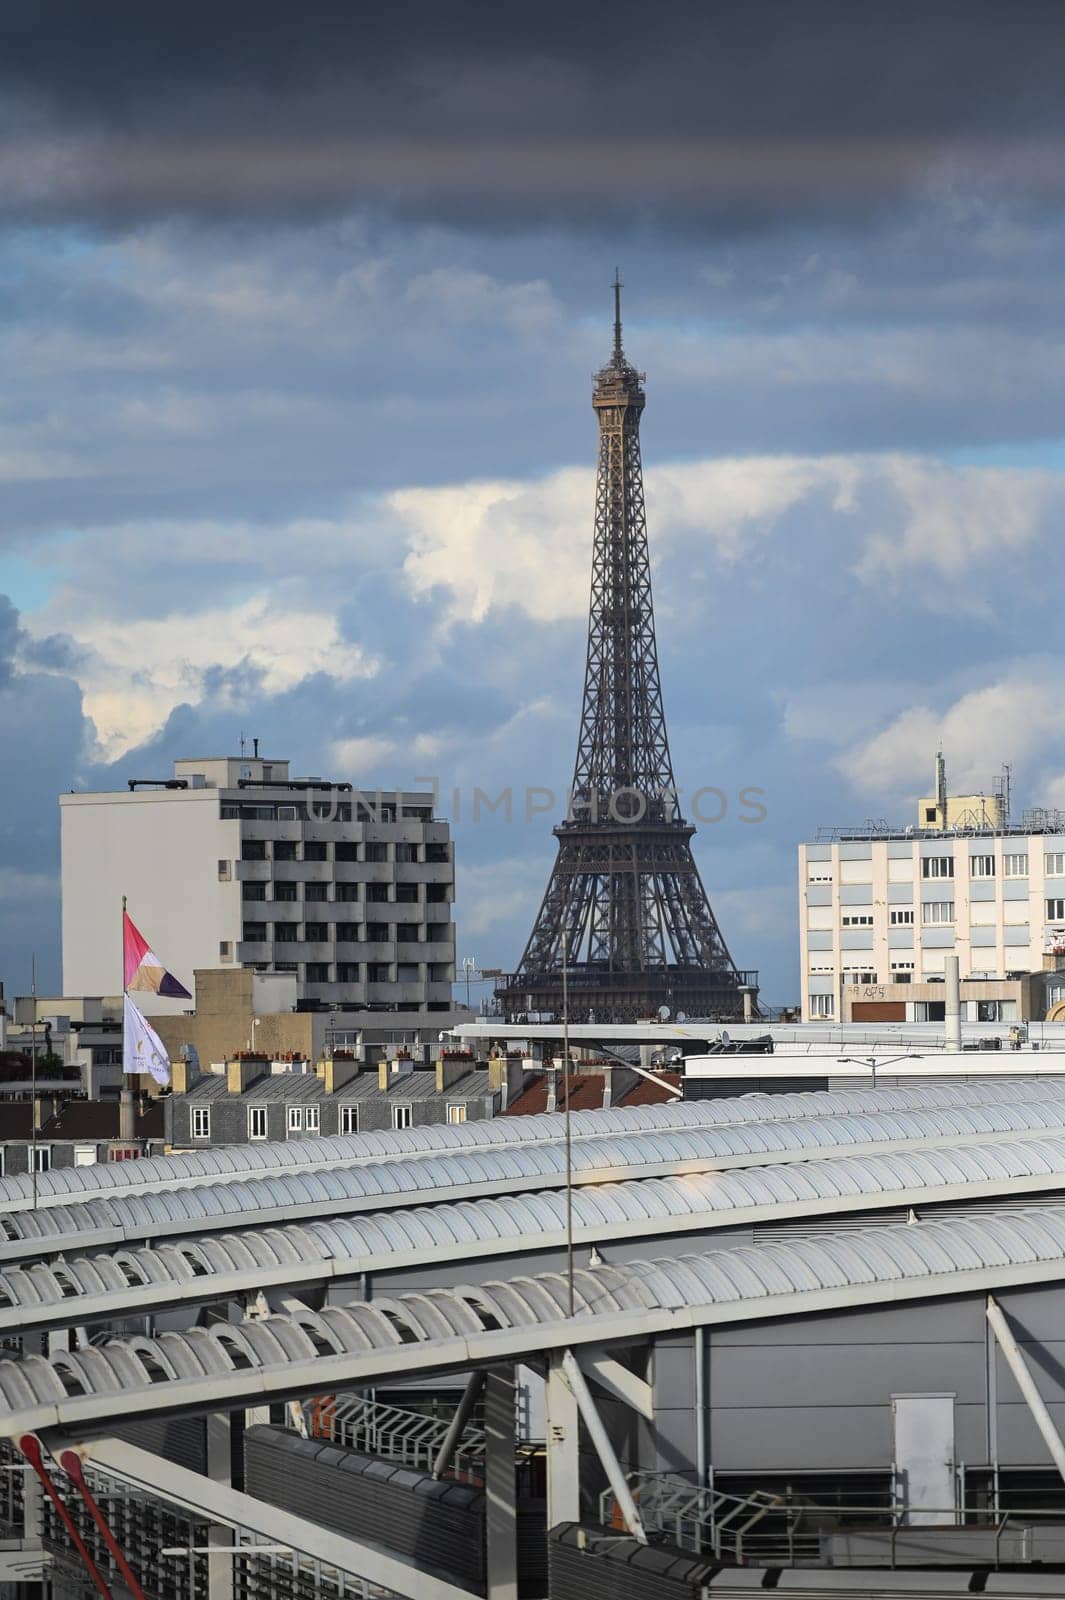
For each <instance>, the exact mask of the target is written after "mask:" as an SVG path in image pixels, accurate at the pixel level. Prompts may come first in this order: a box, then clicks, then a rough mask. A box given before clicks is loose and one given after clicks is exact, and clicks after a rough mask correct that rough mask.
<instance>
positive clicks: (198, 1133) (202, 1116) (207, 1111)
mask: <svg viewBox="0 0 1065 1600" xmlns="http://www.w3.org/2000/svg"><path fill="white" fill-rule="evenodd" d="M192 1137H193V1138H194V1139H209V1138H210V1137H211V1108H210V1106H193V1108H192Z"/></svg>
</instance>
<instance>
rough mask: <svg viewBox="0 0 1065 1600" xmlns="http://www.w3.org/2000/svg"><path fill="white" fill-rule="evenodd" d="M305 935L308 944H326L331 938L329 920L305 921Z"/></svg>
mask: <svg viewBox="0 0 1065 1600" xmlns="http://www.w3.org/2000/svg"><path fill="white" fill-rule="evenodd" d="M303 937H304V938H305V939H306V940H307V943H308V944H325V943H326V942H327V941H328V939H329V924H328V923H327V922H307V923H304V926H303Z"/></svg>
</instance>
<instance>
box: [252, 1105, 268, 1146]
mask: <svg viewBox="0 0 1065 1600" xmlns="http://www.w3.org/2000/svg"><path fill="white" fill-rule="evenodd" d="M248 1138H249V1139H265V1138H266V1107H265V1106H249V1107H248Z"/></svg>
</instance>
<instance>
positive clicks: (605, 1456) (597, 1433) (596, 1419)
mask: <svg viewBox="0 0 1065 1600" xmlns="http://www.w3.org/2000/svg"><path fill="white" fill-rule="evenodd" d="M562 1370H563V1372H564V1373H565V1374H566V1378H567V1379H568V1381H569V1386H570V1388H571V1389H572V1390H573V1395H574V1399H575V1400H576V1402H577V1409H578V1410H579V1411H580V1414H581V1418H582V1420H583V1422H584V1426H585V1427H586V1428H587V1429H588V1436H589V1438H590V1439H591V1441H592V1443H593V1445H594V1446H595V1452H596V1455H597V1456H598V1457H599V1460H600V1463H601V1464H602V1468H603V1471H604V1472H605V1473H606V1475H607V1480H608V1482H609V1484H610V1487H611V1489H612V1490H613V1494H614V1499H615V1500H616V1501H617V1503H618V1509H619V1511H620V1512H621V1516H622V1519H623V1521H624V1523H625V1526H626V1528H627V1529H628V1530H629V1532H630V1533H631V1534H632V1537H633V1538H634V1539H635V1540H636V1542H637V1544H646V1543H647V1534H646V1533H645V1532H644V1526H643V1522H642V1521H641V1519H640V1513H639V1511H638V1510H637V1509H636V1501H635V1500H634V1499H633V1497H632V1490H631V1489H630V1488H629V1485H628V1482H627V1481H626V1478H625V1474H624V1472H622V1470H621V1462H620V1461H619V1460H618V1458H617V1455H616V1454H615V1452H614V1446H613V1445H612V1444H611V1442H610V1437H609V1435H608V1433H607V1431H606V1429H605V1428H604V1426H603V1419H602V1417H601V1416H600V1415H599V1412H598V1411H597V1410H596V1408H595V1401H594V1400H593V1399H592V1396H591V1391H590V1390H589V1388H588V1384H587V1382H586V1380H585V1376H584V1373H583V1372H582V1371H581V1369H580V1367H579V1366H578V1365H577V1358H576V1356H575V1355H574V1354H573V1351H572V1350H567V1351H566V1352H565V1354H564V1355H563V1357H562Z"/></svg>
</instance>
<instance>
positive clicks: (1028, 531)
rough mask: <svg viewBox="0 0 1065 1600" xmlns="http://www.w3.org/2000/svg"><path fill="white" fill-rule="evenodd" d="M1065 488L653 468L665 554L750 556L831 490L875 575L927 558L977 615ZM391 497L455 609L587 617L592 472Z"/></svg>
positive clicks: (418, 566) (807, 463) (890, 468)
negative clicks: (988, 571) (982, 581)
mask: <svg viewBox="0 0 1065 1600" xmlns="http://www.w3.org/2000/svg"><path fill="white" fill-rule="evenodd" d="M1060 494H1061V488H1060V483H1059V481H1058V480H1057V479H1055V478H1054V477H1053V476H1052V475H1051V474H1047V473H1037V472H1025V471H1020V470H1006V469H996V468H989V467H953V466H948V465H944V464H943V463H941V462H938V461H933V460H928V459H925V458H923V457H908V456H816V457H815V456H808V457H803V456H752V457H744V458H724V459H718V460H703V461H696V462H683V463H667V464H665V465H662V466H657V467H654V468H653V469H651V470H650V471H648V473H647V507H648V523H649V531H650V536H651V542H652V549H653V550H654V552H655V553H656V556H658V555H660V554H661V553H662V552H666V553H667V554H668V552H669V549H670V547H671V546H672V545H676V544H678V543H680V542H681V541H693V540H697V541H699V542H700V543H701V544H703V545H704V546H709V548H710V551H711V552H712V555H713V558H714V559H716V560H717V561H720V562H729V563H734V562H736V561H738V560H740V559H742V558H744V557H746V556H748V555H749V554H750V553H751V552H752V551H755V550H757V549H758V548H759V547H762V546H767V545H769V544H770V543H771V541H772V539H773V537H774V536H775V535H776V534H777V533H778V531H779V528H780V524H781V521H782V519H783V518H784V517H785V516H786V514H787V513H788V512H790V511H792V510H794V509H795V508H796V507H798V506H800V505H803V504H804V503H808V502H813V501H816V502H817V504H818V508H819V512H820V516H821V520H822V525H823V528H824V532H825V535H826V537H827V538H828V540H829V542H830V543H831V542H832V540H833V538H834V539H835V540H836V541H837V542H838V544H839V546H840V560H841V562H842V563H843V564H844V565H845V567H846V568H847V569H848V570H850V571H851V572H852V573H853V575H854V576H855V578H856V579H858V580H859V581H860V582H862V583H863V584H866V585H870V586H872V585H877V584H882V583H883V582H884V580H885V579H887V580H889V581H890V582H891V583H892V584H893V585H902V584H903V582H906V583H908V582H909V580H910V578H911V577H912V575H913V574H914V573H915V572H918V573H919V572H921V571H922V570H924V571H925V572H927V573H931V574H934V575H939V576H944V577H950V578H951V579H952V580H953V583H952V587H951V588H950V590H949V591H946V590H943V589H941V588H940V587H938V586H936V585H931V584H929V585H923V586H922V587H921V588H919V589H917V590H915V591H910V592H909V593H910V598H911V599H912V600H914V601H915V602H916V603H917V604H919V605H921V606H922V607H924V608H927V609H932V610H941V609H948V608H950V607H955V608H960V609H964V610H966V611H968V612H970V613H971V612H973V611H980V610H986V609H987V608H988V606H989V604H990V601H989V598H988V595H987V593H986V592H985V590H984V589H983V588H982V587H981V586H980V585H979V584H974V585H972V586H970V587H969V588H964V587H962V586H961V585H960V584H959V581H958V580H960V579H963V578H964V577H965V576H966V575H967V574H969V573H971V572H976V571H977V569H979V568H980V566H981V563H988V562H990V561H992V560H994V559H997V558H998V557H999V556H1000V555H1001V552H1002V550H1003V548H1007V549H1014V550H1018V549H1021V548H1023V547H1024V546H1025V545H1028V544H1031V543H1033V542H1034V541H1035V540H1036V539H1037V538H1038V537H1039V536H1040V535H1041V533H1042V531H1043V527H1044V513H1045V511H1046V509H1047V506H1048V504H1049V503H1050V500H1051V497H1052V496H1053V495H1057V496H1060ZM387 503H388V505H389V507H390V509H391V510H392V511H393V512H395V513H396V515H397V516H398V517H399V519H400V521H401V523H402V524H403V525H404V530H405V537H406V541H407V543H408V545H409V547H410V548H409V554H408V555H407V558H406V561H405V568H404V570H405V572H406V575H407V578H408V580H409V582H410V584H411V587H412V589H413V591H414V592H415V593H416V594H427V593H429V592H430V591H433V590H438V591H442V592H444V593H445V594H447V593H448V592H449V591H450V599H449V601H448V602H447V604H448V616H449V618H450V619H451V620H453V621H454V620H459V619H465V620H468V621H473V622H479V621H481V620H483V618H484V617H485V616H486V614H487V613H488V612H489V611H490V610H491V609H492V608H493V607H497V606H502V607H505V606H516V607H517V608H519V609H520V610H522V611H524V612H525V613H526V615H527V616H529V617H531V618H532V619H533V620H534V621H538V622H553V621H559V620H561V619H564V618H576V617H580V616H583V615H584V612H585V609H586V606H587V594H588V567H589V556H590V548H591V538H592V525H593V524H592V514H593V475H592V473H591V471H581V470H577V469H573V468H568V469H564V470H562V471H559V472H556V473H553V474H551V475H549V476H547V477H544V478H540V479H535V480H531V481H530V480H526V481H517V480H499V481H494V482H493V481H480V482H478V481H473V482H470V483H466V484H458V485H451V486H448V487H445V488H435V489H404V490H400V491H398V492H396V493H394V494H392V495H391V496H389V498H388V502H387Z"/></svg>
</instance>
